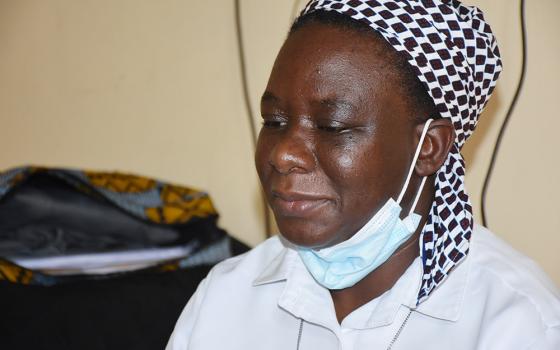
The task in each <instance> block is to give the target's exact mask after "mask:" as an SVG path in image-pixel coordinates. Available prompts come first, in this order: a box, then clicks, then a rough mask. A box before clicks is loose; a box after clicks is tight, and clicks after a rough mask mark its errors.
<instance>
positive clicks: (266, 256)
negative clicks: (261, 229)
mask: <svg viewBox="0 0 560 350" xmlns="http://www.w3.org/2000/svg"><path fill="white" fill-rule="evenodd" d="M284 249H286V248H285V246H284V245H283V243H282V242H281V240H280V238H279V237H278V236H273V237H271V238H268V239H267V240H265V241H264V242H262V243H260V244H259V245H257V246H256V247H254V248H253V249H251V250H250V251H248V252H246V253H244V254H241V255H238V256H234V257H232V258H229V259H226V260H224V261H222V262H220V263H218V264H216V265H215V266H214V267H213V268H212V270H211V271H210V273H209V274H208V276H207V279H208V280H209V281H208V283H209V284H214V283H228V282H229V281H231V282H234V283H235V285H238V286H241V285H247V286H249V285H251V284H252V281H253V280H254V279H255V278H257V277H258V276H259V275H260V273H261V272H262V271H263V269H264V268H265V267H266V266H268V265H269V264H270V263H271V262H272V261H273V260H274V259H275V258H276V257H277V256H278V255H279V254H280V253H281V252H282V251H283V250H284ZM243 282H250V283H248V284H247V283H243Z"/></svg>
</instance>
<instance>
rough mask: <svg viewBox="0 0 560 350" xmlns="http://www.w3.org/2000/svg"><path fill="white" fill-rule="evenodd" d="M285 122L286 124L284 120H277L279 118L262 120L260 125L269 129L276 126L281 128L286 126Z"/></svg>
mask: <svg viewBox="0 0 560 350" xmlns="http://www.w3.org/2000/svg"><path fill="white" fill-rule="evenodd" d="M286 124H287V123H286V122H284V121H279V120H263V122H262V127H263V128H269V129H276V128H282V127H284V126H286Z"/></svg>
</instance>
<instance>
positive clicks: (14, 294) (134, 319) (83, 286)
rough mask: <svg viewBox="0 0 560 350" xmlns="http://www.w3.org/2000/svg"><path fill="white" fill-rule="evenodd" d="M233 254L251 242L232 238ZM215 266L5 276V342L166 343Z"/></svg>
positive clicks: (13, 345)
mask: <svg viewBox="0 0 560 350" xmlns="http://www.w3.org/2000/svg"><path fill="white" fill-rule="evenodd" d="M231 249H232V254H234V255H236V254H240V253H242V252H245V251H247V250H248V249H249V248H248V247H247V246H246V245H244V244H243V243H240V242H238V241H236V240H233V239H232V244H231ZM210 268H211V266H200V267H195V268H191V269H188V270H177V271H170V272H166V273H133V274H126V275H123V276H121V277H119V278H111V279H104V280H82V281H77V282H75V283H65V284H60V285H55V286H52V287H42V286H24V285H17V284H11V283H8V282H5V281H0V296H1V297H0V310H2V316H1V317H0V334H1V336H0V348H1V349H6V350H24V349H25V350H27V349H34V350H42V349H45V350H46V349H49V350H50V349H57V350H70V349H72V350H75V349H82V350H90V349H91V350H94V349H95V350H113V349H114V350H117V349H119V350H122V349H135V350H144V349H145V350H154V349H163V348H164V347H165V344H166V343H167V340H168V339H169V336H170V335H171V332H172V330H173V327H174V325H175V322H176V321H177V318H178V317H179V315H180V313H181V311H182V309H183V308H184V307H185V305H186V303H187V301H188V299H189V298H190V296H191V295H192V294H193V293H194V291H195V290H196V287H197V285H198V283H199V282H200V281H201V280H202V279H203V278H204V277H205V276H206V274H207V273H208V271H209V270H210Z"/></svg>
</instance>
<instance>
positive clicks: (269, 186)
mask: <svg viewBox="0 0 560 350" xmlns="http://www.w3.org/2000/svg"><path fill="white" fill-rule="evenodd" d="M386 49H387V46H386V45H385V44H384V43H380V42H379V41H377V40H374V39H373V38H371V37H370V36H367V35H366V34H364V33H359V32H355V31H352V30H349V29H344V28H337V27H334V26H329V25H325V24H319V23H312V24H309V25H306V26H305V27H303V28H301V29H299V30H298V31H296V32H294V33H292V34H290V36H289V37H288V39H287V40H286V42H285V43H284V45H283V47H282V49H281V50H280V53H279V54H278V56H277V58H276V62H275V64H274V67H273V69H272V73H271V75H270V79H269V82H268V85H267V88H266V91H265V93H264V95H263V98H262V102H261V114H262V116H263V120H264V123H263V128H262V130H261V132H260V135H259V141H258V145H257V152H256V155H255V163H256V167H257V172H258V174H259V177H260V180H261V183H262V186H263V189H264V192H265V195H266V197H267V200H268V203H269V204H270V206H271V208H272V210H273V212H274V215H275V218H276V221H277V223H278V227H279V229H280V232H282V235H283V236H284V237H285V238H286V239H288V240H289V241H291V242H292V243H294V244H297V245H300V246H305V247H311V248H317V249H318V248H324V247H328V246H332V245H334V244H337V243H340V242H342V241H344V240H346V239H348V238H350V237H351V236H352V235H353V234H355V233H356V232H357V231H358V230H359V229H360V228H361V227H362V226H363V225H364V224H365V223H366V222H367V221H368V220H369V219H370V218H371V217H372V216H373V215H374V214H375V213H376V212H377V211H378V210H379V209H380V208H381V207H382V206H383V205H384V204H385V202H386V201H387V200H388V199H389V198H393V199H395V200H396V198H397V196H398V194H399V192H400V190H401V188H402V186H403V184H404V181H405V178H406V174H407V172H408V169H409V166H410V163H411V162H412V158H413V155H414V151H415V149H416V146H417V144H418V140H419V138H420V135H421V132H422V128H423V126H424V123H422V122H419V121H418V118H417V114H418V111H417V110H416V109H415V106H412V105H411V103H410V102H409V101H410V99H409V98H407V96H406V95H405V94H404V93H403V92H402V91H401V90H402V89H401V88H399V87H400V86H402V85H399V84H400V81H399V77H398V74H394V73H393V72H392V70H391V61H390V60H388V59H387V55H386V54H385V53H384V52H386V51H385V50H386ZM453 139H454V130H453V126H452V125H451V123H450V122H449V121H447V120H442V119H439V120H435V121H434V122H432V124H431V126H430V128H429V131H428V134H427V136H426V139H425V141H424V143H423V145H422V149H421V153H420V157H419V159H418V161H417V163H416V164H415V165H414V173H413V177H412V179H411V182H410V185H409V187H408V190H407V192H406V195H405V197H404V199H403V201H402V203H401V206H402V207H403V214H402V216H403V217H404V216H406V214H407V213H408V209H409V208H410V206H411V204H412V202H413V199H414V196H415V194H416V190H417V189H418V187H419V185H420V181H421V179H422V177H423V176H428V177H429V178H428V181H427V183H426V186H425V188H424V190H423V193H422V196H421V198H420V201H419V203H418V205H417V207H416V210H415V212H416V213H418V214H420V215H422V218H423V222H424V220H425V219H426V217H427V214H428V211H429V209H430V207H431V203H432V199H433V197H434V187H433V175H434V174H435V173H436V171H437V170H438V169H439V168H440V167H441V165H442V164H443V162H444V161H445V159H446V157H447V153H448V152H449V150H450V148H451V146H452V144H453ZM423 222H422V223H421V225H420V226H419V229H418V230H417V232H415V233H414V234H413V235H412V237H411V238H410V239H409V240H408V241H407V242H405V243H404V244H403V245H402V246H401V247H400V248H399V249H398V250H397V251H396V252H395V253H394V254H393V255H392V257H391V258H390V259H389V260H388V261H386V262H385V263H384V264H383V265H381V266H380V267H378V268H377V269H376V270H374V271H373V272H371V273H370V274H369V275H367V276H366V277H365V278H364V279H362V280H361V281H360V282H358V283H357V284H355V285H354V286H352V287H349V288H346V289H342V290H332V291H331V296H332V299H333V302H334V306H335V311H336V315H337V318H338V321H339V322H341V321H342V320H343V319H344V317H346V316H347V315H348V314H349V313H351V312H352V311H354V310H355V309H357V308H358V307H360V306H361V305H363V304H365V303H367V302H368V301H370V300H372V299H374V298H376V297H378V296H380V295H381V294H383V293H384V292H385V291H387V290H388V289H390V288H391V287H392V286H393V285H394V284H395V282H396V281H397V280H398V278H399V277H400V276H401V275H402V274H403V273H404V271H405V270H406V269H407V268H408V266H409V265H410V264H411V263H412V261H413V260H414V259H415V258H416V257H417V256H418V255H419V251H418V250H419V248H418V237H419V233H420V231H421V228H422V226H423Z"/></svg>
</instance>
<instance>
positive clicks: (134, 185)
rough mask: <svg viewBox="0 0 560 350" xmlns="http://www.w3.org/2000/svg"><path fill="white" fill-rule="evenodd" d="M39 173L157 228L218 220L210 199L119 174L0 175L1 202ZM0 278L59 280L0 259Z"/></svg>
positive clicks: (31, 171)
mask: <svg viewBox="0 0 560 350" xmlns="http://www.w3.org/2000/svg"><path fill="white" fill-rule="evenodd" d="M37 174H42V175H48V176H52V177H55V178H57V179H59V180H62V181H64V182H65V183H66V184H68V185H70V186H71V187H72V188H74V189H75V190H77V191H79V192H81V193H84V194H86V195H88V196H91V197H94V198H97V199H103V200H105V202H108V203H111V204H112V205H114V206H115V207H118V208H119V209H121V210H122V211H124V212H126V213H127V214H129V215H131V216H133V217H135V218H137V219H140V220H142V221H147V222H150V223H152V224H156V225H157V226H162V225H163V226H173V227H181V226H184V225H186V224H189V223H190V222H191V221H193V220H195V219H197V220H198V219H202V220H204V219H209V222H210V221H211V222H212V225H214V224H215V219H216V218H217V216H218V213H217V212H216V209H215V208H214V205H213V204H212V201H211V199H210V197H209V195H208V194H207V193H205V192H203V191H199V190H196V189H193V188H189V187H184V186H178V185H173V184H169V183H165V182H162V181H158V180H155V179H151V178H147V177H143V176H137V175H132V174H123V173H118V172H96V171H82V170H73V169H60V168H46V167H31V166H30V167H20V168H15V169H10V170H7V171H4V172H0V202H1V201H2V200H3V199H5V198H6V197H7V196H8V195H9V194H10V193H11V192H12V191H15V190H17V188H18V187H19V186H22V185H24V184H25V182H26V180H28V179H30V178H31V177H33V176H35V175H37ZM177 268H179V262H174V263H165V264H163V265H159V266H156V267H153V268H152V269H155V270H157V271H169V270H174V269H177ZM0 280H7V281H10V282H13V283H20V284H43V285H45V284H55V283H58V280H59V278H55V277H53V276H49V275H46V274H42V273H39V272H36V271H31V270H28V269H25V268H23V267H21V266H18V265H16V264H14V263H12V262H10V261H8V260H6V259H1V258H0Z"/></svg>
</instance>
